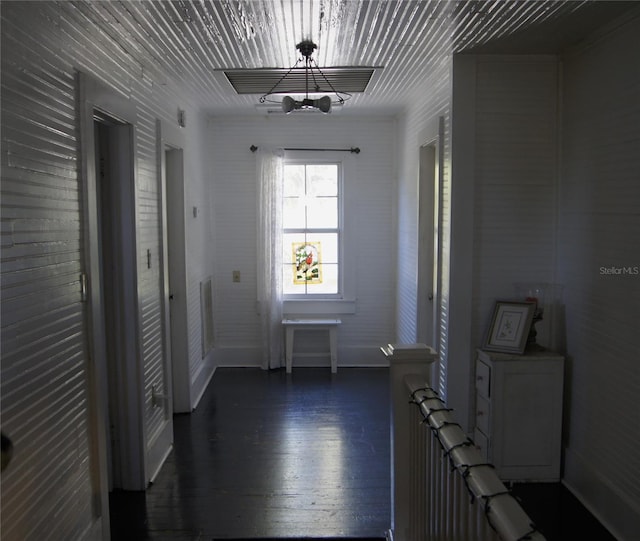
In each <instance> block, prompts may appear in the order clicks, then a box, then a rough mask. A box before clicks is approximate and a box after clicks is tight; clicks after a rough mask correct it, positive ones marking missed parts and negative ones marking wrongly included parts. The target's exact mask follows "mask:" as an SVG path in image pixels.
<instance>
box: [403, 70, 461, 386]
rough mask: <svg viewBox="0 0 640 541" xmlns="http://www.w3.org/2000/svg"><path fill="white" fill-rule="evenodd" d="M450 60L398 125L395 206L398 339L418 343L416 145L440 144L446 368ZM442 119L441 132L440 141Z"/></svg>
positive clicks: (441, 349)
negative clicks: (396, 200) (441, 122)
mask: <svg viewBox="0 0 640 541" xmlns="http://www.w3.org/2000/svg"><path fill="white" fill-rule="evenodd" d="M450 60H451V59H450V58H448V59H447V60H446V61H444V62H442V63H440V64H439V65H437V66H433V69H432V70H431V77H430V79H429V82H428V84H426V85H425V87H424V88H423V89H421V90H420V91H419V94H418V95H416V96H415V99H414V100H413V101H412V106H411V108H410V109H409V110H408V111H407V112H406V113H405V114H404V115H402V116H401V118H400V120H399V122H398V208H397V224H398V225H397V232H396V235H397V247H396V251H397V255H396V258H397V266H398V270H397V273H398V280H397V285H396V322H397V323H396V324H397V336H396V341H398V342H401V343H413V342H415V341H416V339H417V329H416V317H417V314H416V310H417V292H418V284H417V272H418V250H417V249H416V247H417V246H418V181H419V158H420V147H421V146H423V145H425V144H430V143H432V142H435V141H437V144H438V146H439V150H438V152H439V155H440V157H441V158H440V162H441V163H440V165H441V166H442V169H441V174H440V179H439V181H440V182H441V186H440V194H441V208H440V215H439V224H438V227H439V231H440V235H441V237H440V240H441V244H440V261H441V264H442V266H443V273H442V278H441V283H440V284H439V287H438V289H439V298H438V303H439V310H438V312H439V314H440V320H439V321H438V322H437V335H438V336H437V338H438V343H437V344H429V345H432V346H435V347H436V348H437V350H438V353H439V362H440V363H441V364H442V365H444V366H446V365H447V364H448V362H449V357H448V336H447V333H448V319H449V315H448V303H449V257H450V216H451V209H450V188H451V168H450V152H451V148H450V144H451V139H450V135H451V134H450V126H451V119H450V103H451V79H450V72H451V63H450ZM440 117H442V118H443V125H444V133H443V134H442V138H441V139H439V135H440V134H439V124H440ZM434 385H437V386H438V388H439V390H440V392H441V393H442V395H443V396H447V395H448V386H447V381H446V371H445V370H441V371H440V381H439V382H437V383H436V382H434Z"/></svg>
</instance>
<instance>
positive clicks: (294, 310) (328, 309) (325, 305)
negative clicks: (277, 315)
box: [282, 299, 356, 316]
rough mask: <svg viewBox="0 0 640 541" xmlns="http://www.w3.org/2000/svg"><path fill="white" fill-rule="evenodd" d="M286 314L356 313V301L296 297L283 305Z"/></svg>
mask: <svg viewBox="0 0 640 541" xmlns="http://www.w3.org/2000/svg"><path fill="white" fill-rule="evenodd" d="M282 311H283V314H284V315H285V316H287V315H291V314H297V315H315V316H319V315H325V314H355V313H356V301H355V299H353V300H346V299H318V300H306V299H296V300H287V301H284V303H283V307H282Z"/></svg>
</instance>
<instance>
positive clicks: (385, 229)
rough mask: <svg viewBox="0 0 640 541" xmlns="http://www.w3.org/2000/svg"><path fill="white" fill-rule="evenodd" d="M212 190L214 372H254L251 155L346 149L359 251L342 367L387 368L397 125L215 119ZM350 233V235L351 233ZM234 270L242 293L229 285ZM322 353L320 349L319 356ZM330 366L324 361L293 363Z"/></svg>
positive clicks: (302, 118) (349, 204)
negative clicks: (236, 368) (228, 368)
mask: <svg viewBox="0 0 640 541" xmlns="http://www.w3.org/2000/svg"><path fill="white" fill-rule="evenodd" d="M210 130H211V137H210V145H211V146H210V149H209V152H210V156H211V164H212V167H211V170H210V173H209V183H210V186H211V189H212V192H213V199H214V209H215V212H214V214H215V224H214V228H215V232H216V238H215V247H216V249H215V254H214V259H215V295H214V296H215V321H216V325H215V327H216V334H215V340H216V362H217V363H218V364H219V365H240V366H259V365H260V363H261V359H262V357H261V353H260V352H261V349H260V348H261V343H260V332H259V325H258V315H257V312H256V273H257V272H258V269H257V267H256V260H255V254H256V205H257V201H256V155H254V154H253V153H252V152H251V151H250V150H249V147H250V146H251V145H256V146H258V147H265V146H268V147H271V148H278V147H280V148H351V147H359V148H360V149H361V152H360V154H351V153H346V154H345V156H346V157H348V159H349V160H351V162H352V164H353V168H354V170H355V175H354V176H352V177H348V178H345V181H344V183H345V208H344V212H345V222H347V226H348V227H350V228H351V231H350V233H351V239H352V241H353V244H352V245H351V246H350V247H347V249H350V250H355V251H356V252H355V255H356V257H355V265H356V268H355V269H346V270H347V272H349V271H351V272H355V278H356V292H355V294H356V313H355V314H338V315H339V317H340V319H341V320H342V324H341V325H340V327H339V329H338V366H347V365H376V364H385V363H386V359H385V357H384V356H383V355H382V353H381V352H380V351H379V347H380V346H382V345H385V344H386V343H388V342H391V341H393V337H394V334H395V325H394V319H393V308H394V284H395V249H394V239H393V231H394V224H393V218H394V206H395V193H396V180H395V176H394V170H395V130H396V127H395V122H394V121H393V120H392V119H390V118H371V119H355V118H347V117H341V116H339V115H334V116H326V117H324V116H320V115H315V114H311V115H305V114H304V113H302V114H299V115H297V116H296V115H295V114H293V115H290V116H284V115H282V116H280V115H278V116H276V115H274V116H269V117H260V118H257V119H251V118H238V117H234V118H212V119H211V122H210ZM349 224H350V225H349ZM233 270H239V271H240V275H241V281H240V283H233V282H232V271H233ZM324 349H325V351H326V346H325V347H324ZM309 363H311V364H319V365H323V366H324V365H325V364H326V365H328V363H329V359H328V357H326V358H322V357H320V358H317V359H313V358H310V359H305V358H303V357H300V358H299V360H295V359H294V366H295V365H296V364H297V365H301V364H309Z"/></svg>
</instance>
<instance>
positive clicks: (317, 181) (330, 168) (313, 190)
mask: <svg viewBox="0 0 640 541" xmlns="http://www.w3.org/2000/svg"><path fill="white" fill-rule="evenodd" d="M307 194H308V195H313V196H318V195H323V196H328V195H332V196H337V195H338V166H337V165H336V164H327V165H307Z"/></svg>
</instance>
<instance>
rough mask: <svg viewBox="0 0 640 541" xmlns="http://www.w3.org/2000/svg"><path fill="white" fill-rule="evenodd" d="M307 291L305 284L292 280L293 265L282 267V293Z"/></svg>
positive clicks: (295, 293)
mask: <svg viewBox="0 0 640 541" xmlns="http://www.w3.org/2000/svg"><path fill="white" fill-rule="evenodd" d="M306 292H307V286H306V284H295V283H294V281H293V266H292V265H283V267H282V293H283V294H284V295H304V294H305V293H306Z"/></svg>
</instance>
